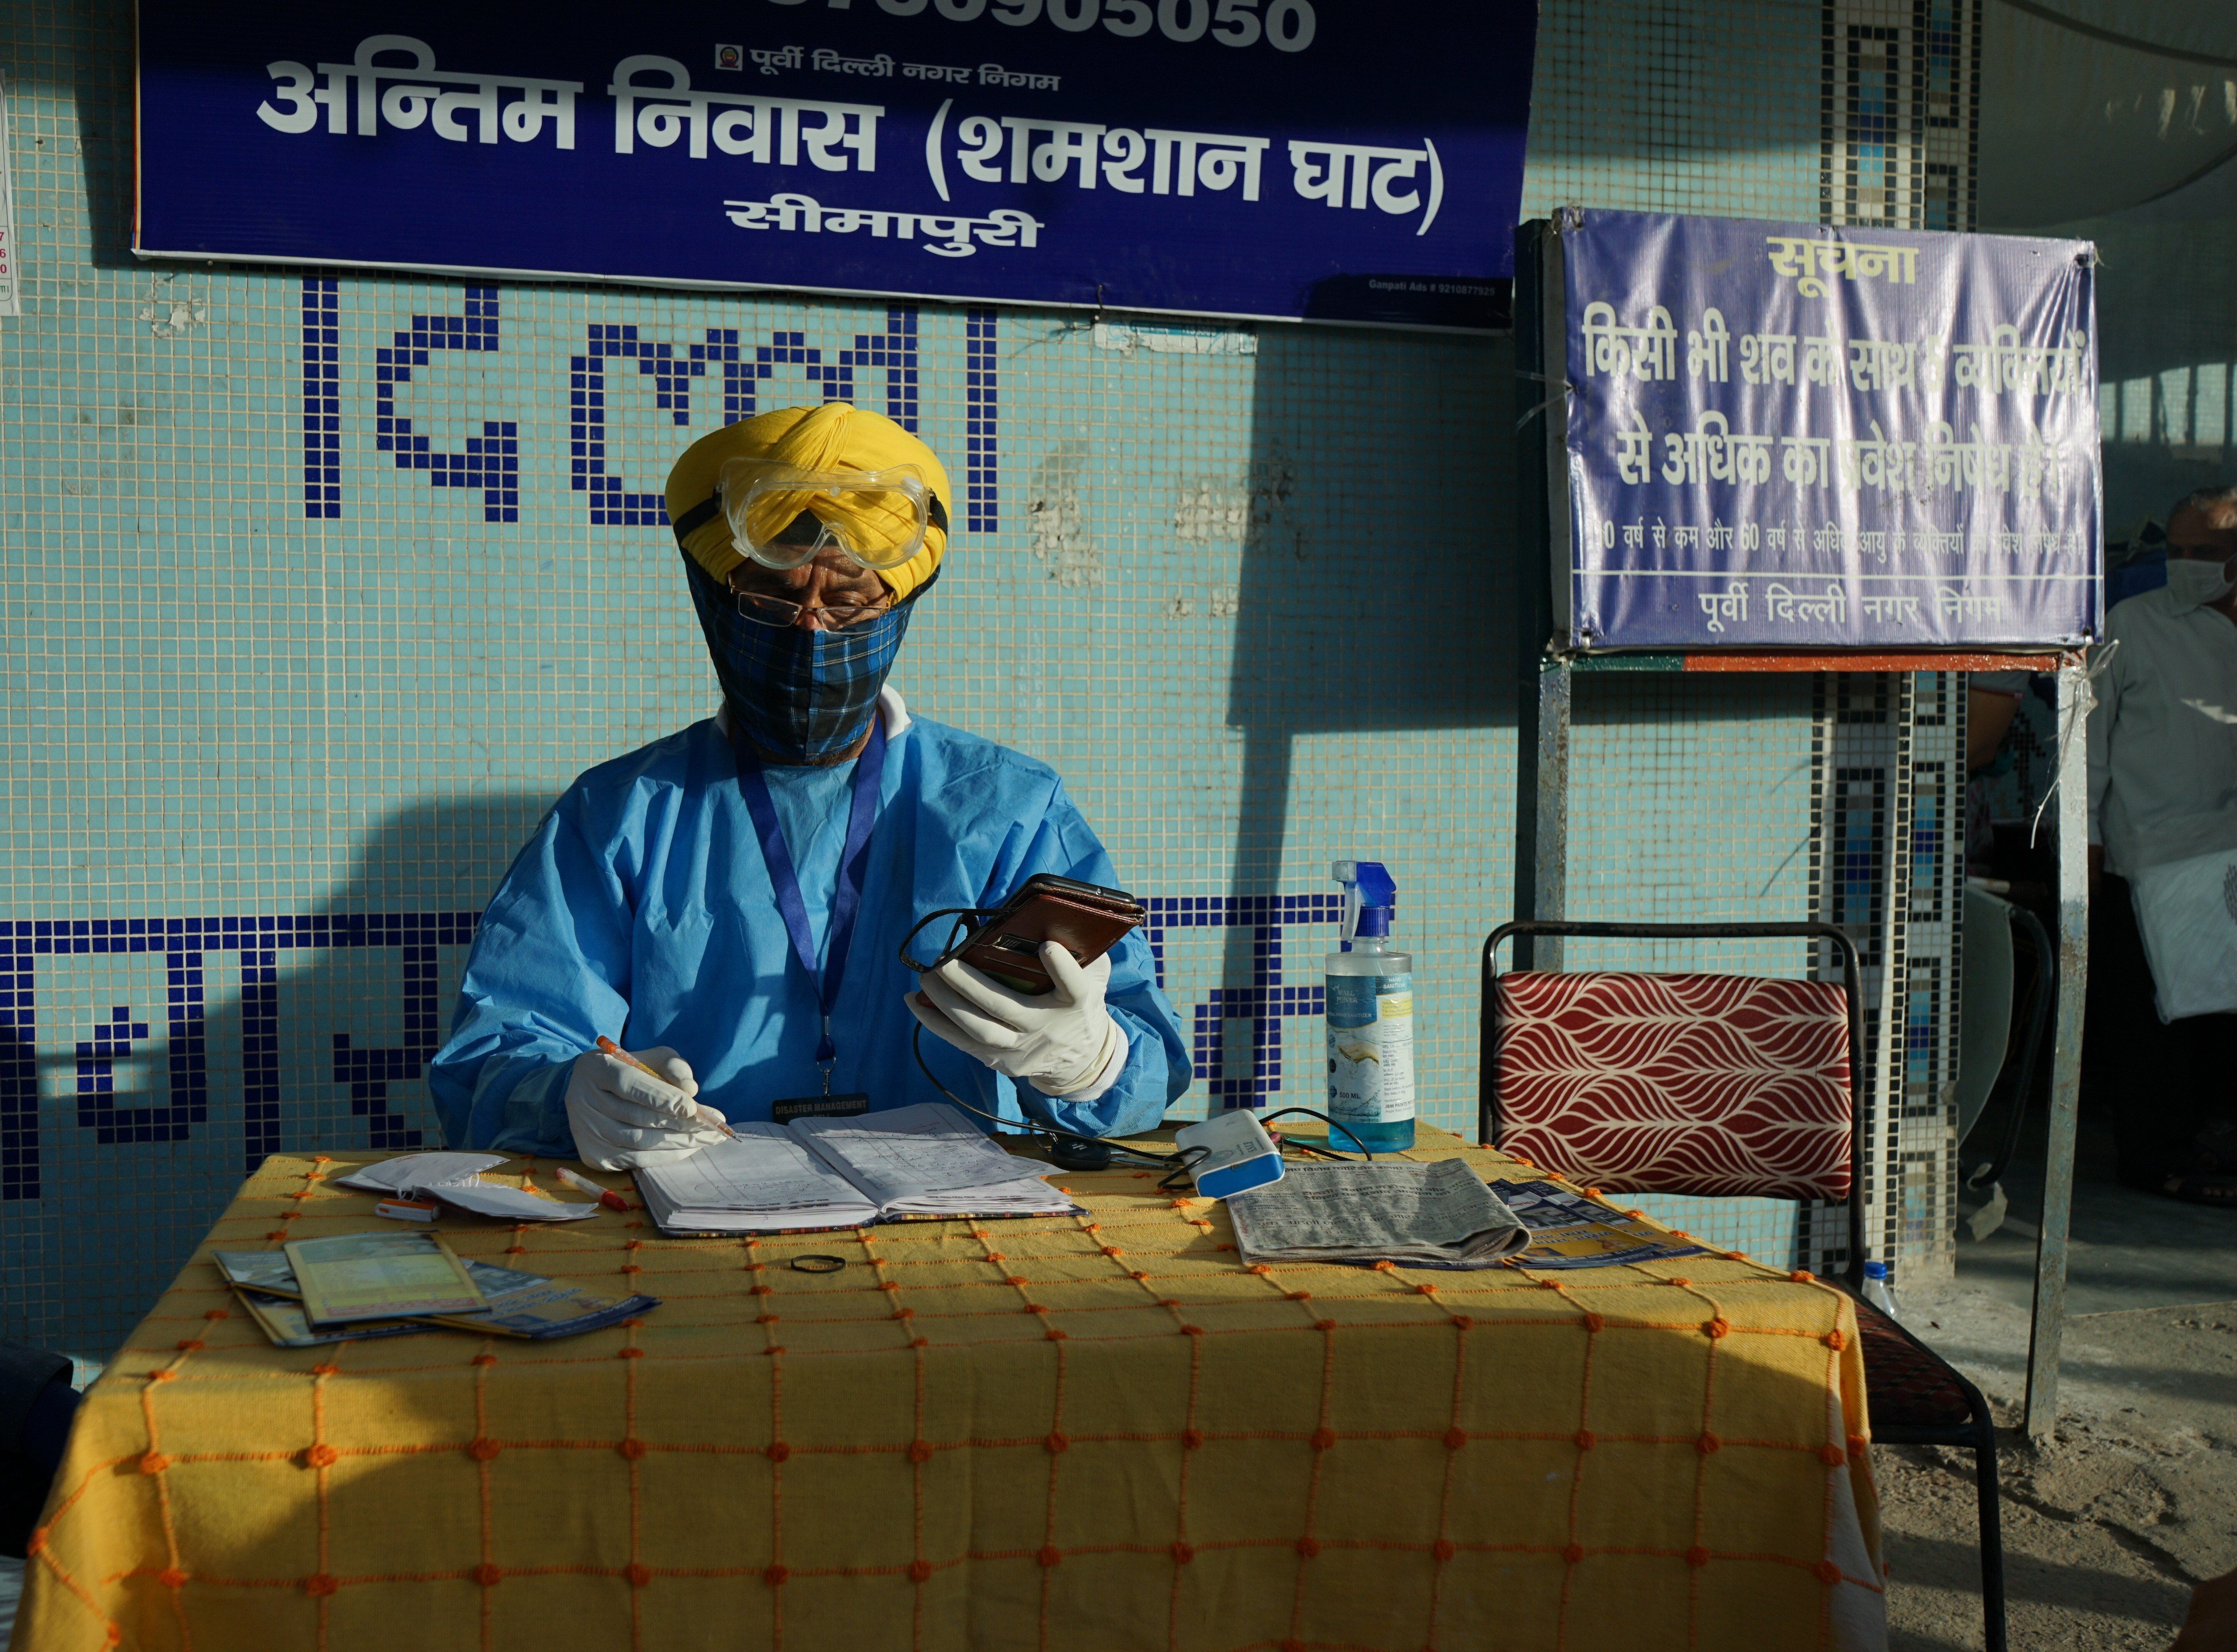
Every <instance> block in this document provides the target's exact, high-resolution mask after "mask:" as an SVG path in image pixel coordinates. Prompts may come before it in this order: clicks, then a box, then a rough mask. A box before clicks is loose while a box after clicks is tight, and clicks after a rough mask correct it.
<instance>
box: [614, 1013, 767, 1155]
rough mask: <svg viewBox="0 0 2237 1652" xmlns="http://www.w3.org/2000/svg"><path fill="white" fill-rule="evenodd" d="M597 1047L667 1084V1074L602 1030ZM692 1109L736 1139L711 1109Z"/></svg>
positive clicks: (715, 1127) (734, 1133) (704, 1122)
mask: <svg viewBox="0 0 2237 1652" xmlns="http://www.w3.org/2000/svg"><path fill="white" fill-rule="evenodd" d="M598 1048H599V1049H600V1050H603V1051H604V1052H605V1053H606V1054H607V1055H609V1056H613V1057H614V1058H615V1059H616V1060H617V1061H625V1062H627V1063H629V1064H630V1066H632V1067H634V1068H636V1069H637V1071H639V1072H641V1073H643V1075H644V1076H646V1077H647V1078H657V1079H658V1080H659V1081H660V1082H661V1083H663V1084H668V1075H667V1074H665V1073H661V1072H656V1071H654V1070H652V1069H651V1068H650V1067H648V1066H646V1065H645V1064H644V1063H643V1062H641V1061H639V1060H638V1059H637V1057H636V1056H632V1055H630V1053H629V1051H628V1050H624V1049H623V1048H622V1047H621V1046H620V1045H619V1044H617V1043H615V1042H614V1041H613V1040H612V1039H610V1038H609V1037H606V1035H605V1034H604V1033H603V1032H602V1033H600V1034H599V1035H598ZM668 1087H669V1089H675V1088H676V1086H675V1085H673V1084H668ZM692 1110H693V1111H694V1112H696V1113H697V1114H698V1116H699V1122H701V1123H702V1124H706V1125H710V1126H712V1127H713V1128H714V1129H718V1130H720V1131H722V1133H723V1135H727V1136H729V1138H730V1140H732V1141H733V1142H735V1141H736V1140H737V1139H738V1133H737V1132H736V1130H734V1129H731V1128H730V1127H729V1125H727V1124H723V1123H719V1122H716V1120H715V1119H713V1118H712V1117H710V1116H709V1112H710V1110H711V1109H707V1108H704V1107H695V1108H694V1109H692Z"/></svg>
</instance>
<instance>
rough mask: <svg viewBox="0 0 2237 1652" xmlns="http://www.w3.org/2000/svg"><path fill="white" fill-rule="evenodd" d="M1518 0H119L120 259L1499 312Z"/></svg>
mask: <svg viewBox="0 0 2237 1652" xmlns="http://www.w3.org/2000/svg"><path fill="white" fill-rule="evenodd" d="M1535 25H1536V7H1535V6H1534V4H1533V3H1531V0H1495V3H1485V0H1414V3H1412V4H1410V5H1409V6H1407V7H1404V8H1402V9H1400V10H1393V9H1392V8H1390V7H1389V6H1387V5H1376V4H1372V3H1369V0H728V3H723V4H715V3H709V0H678V3H670V4H665V5H661V6H655V7H648V8H645V9H644V10H638V9H637V8H635V7H631V6H622V7H613V6H610V5H603V4H602V5H597V6H591V5H584V4H581V3H570V0H558V3H552V4H546V5H541V6H523V5H505V6H462V5H457V4H448V5H437V4H431V3H426V0H381V3H379V4H373V5H362V4H360V3H359V0H340V3H339V4H337V5H335V6H334V7H333V9H332V10H327V9H324V8H320V7H312V8H311V9H309V10H305V9H304V8H303V7H302V6H300V5H298V4H286V5H282V4H277V3H269V0H267V3H255V0H251V3H228V4H217V3H212V0H201V3H194V0H143V3H142V5H141V6H140V8H139V29H140V38H139V54H140V56H139V76H140V85H139V134H138V137H139V197H138V201H137V206H136V213H135V239H134V243H133V244H134V247H135V250H136V251H138V252H140V253H143V254H146V255H148V256H181V257H193V258H234V259H254V260H263V261H281V262H304V263H315V264H322V265H341V264H366V265H380V266H387V267H406V268H414V269H430V270H444V271H451V270H456V271H476V272H486V273H500V274H513V273H518V274H533V275H548V276H564V277H593V278H601V279H612V280H636V281H647V282H655V283H661V284H678V285H688V286H698V285H704V286H775V287H783V288H791V289H806V290H815V291H824V292H848V293H878V294H890V295H900V296H911V297H921V298H933V299H942V298H945V299H998V300H1001V299H1006V300H1013V301H1017V302H1021V303H1033V304H1065V305H1092V306H1107V307H1110V308H1114V309H1117V308H1124V309H1132V310H1151V311H1178V312H1188V313H1207V314H1217V315H1230V316H1247V317H1266V318H1271V319H1285V320H1288V319H1330V320H1344V321H1356V322H1369V323H1379V324H1384V325H1395V326H1441V327H1460V328H1481V327H1488V326H1503V325H1505V322H1506V293H1507V286H1508V283H1507V280H1505V279H1504V278H1507V277H1509V276H1511V275H1512V273H1513V263H1514V242H1513V237H1512V231H1511V226H1512V225H1513V224H1514V221H1515V219H1516V216H1517V207H1518V206H1519V203H1520V201H1521V182H1522V145H1523V135H1524V129H1525V127H1526V126H1527V124H1528V116H1529V104H1530V62H1531V52H1532V49H1533V43H1534V32H1535Z"/></svg>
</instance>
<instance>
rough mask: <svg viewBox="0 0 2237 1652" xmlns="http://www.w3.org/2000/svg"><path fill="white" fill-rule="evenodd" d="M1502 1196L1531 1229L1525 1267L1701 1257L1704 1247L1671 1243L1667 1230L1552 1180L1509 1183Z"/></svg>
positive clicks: (1609, 1264) (1501, 1190)
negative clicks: (1557, 1184) (1560, 1185)
mask: <svg viewBox="0 0 2237 1652" xmlns="http://www.w3.org/2000/svg"><path fill="white" fill-rule="evenodd" d="M1499 1195H1500V1197H1501V1199H1502V1200H1504V1201H1506V1203H1507V1208H1508V1209H1509V1210H1512V1211H1513V1212H1514V1214H1515V1216H1516V1218H1517V1220H1519V1221H1521V1223H1522V1225H1523V1226H1524V1227H1528V1229H1529V1230H1530V1248H1529V1249H1528V1250H1527V1251H1525V1252H1523V1253H1522V1255H1521V1266H1522V1267H1542V1268H1570V1267H1620V1266H1622V1265H1624V1264H1626V1263H1628V1262H1660V1261H1666V1260H1669V1259H1670V1258H1672V1257H1674V1256H1699V1255H1700V1254H1702V1252H1703V1249H1704V1247H1702V1246H1699V1245H1689V1244H1685V1243H1673V1241H1672V1239H1671V1236H1670V1234H1668V1233H1667V1232H1666V1231H1665V1230H1664V1229H1662V1228H1660V1227H1654V1226H1653V1225H1652V1224H1650V1223H1648V1222H1646V1221H1640V1220H1639V1219H1638V1218H1637V1217H1633V1216H1627V1215H1625V1214H1623V1212H1621V1211H1620V1210H1613V1209H1611V1208H1608V1207H1607V1205H1604V1204H1601V1203H1600V1202H1599V1201H1597V1200H1594V1199H1588V1198H1587V1197H1586V1196H1585V1195H1582V1194H1580V1193H1572V1192H1571V1191H1569V1189H1567V1188H1563V1187H1559V1186H1556V1185H1555V1184H1554V1183H1553V1182H1551V1181H1510V1182H1506V1183H1503V1184H1501V1187H1500V1188H1499Z"/></svg>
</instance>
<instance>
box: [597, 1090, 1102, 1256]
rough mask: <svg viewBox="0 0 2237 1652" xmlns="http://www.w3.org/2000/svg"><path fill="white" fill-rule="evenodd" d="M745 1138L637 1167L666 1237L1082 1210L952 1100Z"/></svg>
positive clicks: (755, 1132)
mask: <svg viewBox="0 0 2237 1652" xmlns="http://www.w3.org/2000/svg"><path fill="white" fill-rule="evenodd" d="M731 1128H732V1129H734V1130H735V1131H736V1133H737V1139H736V1140H735V1141H729V1142H716V1143H715V1144H714V1145H713V1146H712V1147H708V1148H702V1149H700V1150H699V1151H698V1152H696V1153H695V1154H693V1155H691V1156H690V1158H688V1159H686V1160H684V1161H683V1162H682V1163H681V1164H673V1165H661V1166H657V1167H656V1168H650V1169H643V1170H639V1171H638V1172H637V1188H638V1190H639V1191H640V1192H642V1193H643V1195H644V1205H645V1208H646V1209H647V1210H648V1211H650V1213H651V1214H652V1218H653V1220H654V1221H656V1222H657V1223H658V1224H659V1225H660V1227H661V1229H662V1231H663V1232H664V1233H683V1234H692V1233H724V1234H730V1233H762V1234H767V1233H804V1232H814V1231H816V1230H819V1229H822V1228H828V1227H862V1226H865V1225H866V1224H868V1223H870V1222H874V1221H922V1220H938V1219H945V1218H949V1217H957V1216H971V1217H999V1216H1054V1215H1063V1214H1066V1213H1068V1212H1071V1211H1073V1210H1076V1209H1078V1208H1079V1207H1078V1206H1076V1205H1074V1204H1073V1203H1072V1197H1071V1195H1069V1194H1065V1193H1060V1192H1059V1191H1058V1190H1057V1189H1055V1188H1052V1187H1050V1186H1049V1185H1048V1183H1046V1181H1042V1180H1041V1178H1042V1177H1043V1176H1046V1175H1054V1174H1055V1171H1054V1170H1053V1168H1052V1167H1050V1166H1046V1165H1042V1164H1038V1163H1036V1162H1033V1161H1032V1160H1030V1159H1020V1158H1018V1157H1015V1156H1014V1155H1011V1154H1008V1153H1006V1152H1004V1151H1003V1150H1002V1149H1000V1148H999V1147H997V1146H995V1145H994V1143H993V1142H990V1141H989V1140H987V1136H986V1135H985V1134H984V1133H983V1132H981V1131H980V1129H979V1128H978V1126H976V1125H975V1124H973V1123H972V1122H971V1121H970V1120H969V1119H967V1118H966V1117H965V1116H963V1115H962V1114H961V1113H960V1112H958V1111H957V1110H956V1109H954V1108H952V1107H949V1106H947V1104H946V1103H944V1102H918V1103H917V1104H916V1105H914V1106H913V1107H897V1108H895V1109H893V1110H892V1111H891V1112H886V1113H868V1114H863V1115H861V1116H856V1117H854V1118H813V1117H809V1118H798V1119H795V1120H793V1122H791V1123H789V1124H769V1123H751V1124H738V1125H733V1126H732V1127H731Z"/></svg>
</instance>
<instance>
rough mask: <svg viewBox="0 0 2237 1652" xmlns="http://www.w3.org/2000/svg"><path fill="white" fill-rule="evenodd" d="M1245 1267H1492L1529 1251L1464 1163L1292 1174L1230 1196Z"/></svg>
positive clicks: (1307, 1169)
mask: <svg viewBox="0 0 2237 1652" xmlns="http://www.w3.org/2000/svg"><path fill="white" fill-rule="evenodd" d="M1227 1210H1228V1214H1229V1215H1230V1216H1231V1217H1232V1218H1233V1219H1234V1222H1235V1238H1236V1242H1237V1246H1238V1247H1239V1248H1240V1250H1241V1252H1242V1254H1243V1260H1244V1261H1246V1262H1250V1263H1257V1262H1346V1263H1356V1264H1365V1263H1372V1262H1382V1261H1389V1262H1396V1263H1397V1264H1398V1265H1399V1266H1400V1267H1452V1268H1475V1267H1492V1266H1494V1265H1495V1264H1496V1263H1498V1262H1500V1261H1501V1260H1504V1259H1505V1258H1507V1257H1509V1256H1512V1255H1513V1254H1514V1253H1515V1252H1517V1251H1519V1250H1521V1248H1522V1247H1524V1246H1526V1245H1528V1243H1529V1242H1530V1231H1529V1229H1528V1228H1527V1227H1524V1226H1523V1225H1522V1224H1521V1222H1520V1221H1517V1220H1516V1219H1515V1218H1514V1214H1513V1213H1512V1212H1510V1211H1509V1210H1508V1208H1507V1207H1506V1206H1505V1205H1503V1204H1501V1202H1500V1201H1498V1200H1497V1199H1496V1198H1495V1197H1493V1195H1492V1191H1491V1189H1490V1188H1487V1187H1486V1186H1484V1184H1483V1180H1482V1178H1481V1177H1480V1176H1478V1175H1476V1173H1475V1171H1473V1170H1471V1169H1470V1168H1468V1162H1467V1161H1466V1160H1463V1159H1441V1160H1439V1161H1438V1162H1436V1163H1435V1164H1415V1163H1408V1162H1400V1163H1396V1164H1389V1163H1385V1164H1293V1165H1291V1166H1290V1167H1289V1171H1288V1174H1287V1175H1283V1178H1282V1179H1281V1180H1280V1181H1273V1182H1269V1183H1268V1184H1267V1185H1266V1186H1264V1187H1263V1188H1250V1190H1249V1191H1248V1192H1244V1193H1238V1194H1233V1195H1230V1196H1229V1198H1228V1201H1227Z"/></svg>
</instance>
